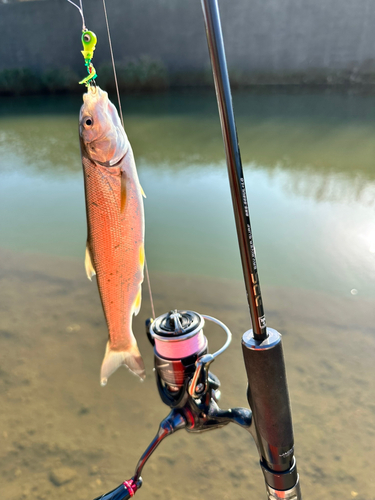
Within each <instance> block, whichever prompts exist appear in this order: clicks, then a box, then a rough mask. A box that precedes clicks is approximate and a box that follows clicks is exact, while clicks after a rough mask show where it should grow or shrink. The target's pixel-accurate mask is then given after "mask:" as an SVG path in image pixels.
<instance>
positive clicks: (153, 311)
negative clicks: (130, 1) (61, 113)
mask: <svg viewBox="0 0 375 500" xmlns="http://www.w3.org/2000/svg"><path fill="white" fill-rule="evenodd" d="M70 1H71V0H68V2H70ZM80 2H81V5H82V0H80ZM73 5H75V4H73ZM76 7H77V5H76ZM103 9H104V17H105V23H106V26H107V34H108V42H109V51H110V53H111V60H112V68H113V76H114V79H115V86H116V93H117V101H118V107H119V110H120V118H121V123H122V126H123V127H124V117H123V114H122V106H121V98H120V90H119V85H118V81H117V72H116V65H115V58H114V55H113V48H112V39H111V32H110V29H109V22H108V15H107V7H106V2H105V0H103ZM124 129H125V127H124ZM145 271H146V280H147V287H148V293H149V296H150V303H151V312H152V317H153V318H156V316H155V309H154V301H153V298H152V290H151V282H150V274H149V272H148V266H147V260H146V257H145Z"/></svg>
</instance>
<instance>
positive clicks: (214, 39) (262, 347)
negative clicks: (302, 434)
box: [201, 0, 302, 500]
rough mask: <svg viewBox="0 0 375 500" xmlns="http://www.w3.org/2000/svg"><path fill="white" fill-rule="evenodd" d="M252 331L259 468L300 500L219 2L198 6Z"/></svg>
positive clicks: (271, 486)
mask: <svg viewBox="0 0 375 500" xmlns="http://www.w3.org/2000/svg"><path fill="white" fill-rule="evenodd" d="M201 1H202V8H203V14H204V20H205V26H206V34H207V42H208V49H209V53H210V59H211V64H212V72H213V77H214V83H215V89H216V97H217V103H218V108H219V115H220V122H221V129H222V133H223V140H224V146H225V153H226V159H227V166H228V176H229V181H230V187H231V194H232V201H233V209H234V215H235V220H236V227H237V235H238V242H239V247H240V253H241V260H242V268H243V275H244V280H245V286H246V292H247V298H248V303H249V310H250V316H251V322H252V329H250V330H248V331H247V332H246V333H245V334H244V335H243V337H242V350H243V356H244V361H245V367H246V373H247V378H248V393H247V395H248V401H249V405H250V408H251V409H252V412H253V419H254V425H255V428H256V434H257V440H256V442H257V445H258V451H259V456H260V466H261V469H262V472H263V475H264V479H265V483H266V489H267V494H268V498H269V499H276V498H288V499H296V500H299V499H301V498H302V496H301V491H300V485H299V477H298V474H297V467H296V460H295V457H294V437H293V426H292V416H291V410H290V403H289V394H288V385H287V380H286V372H285V363H284V356H283V350H282V342H281V335H280V334H279V333H278V332H277V331H276V330H274V329H272V328H267V327H266V320H265V315H264V310H263V301H262V296H261V291H260V285H259V277H258V271H257V265H256V257H255V249H254V243H253V236H252V232H251V225H250V218H249V207H248V203H247V196H246V188H245V181H244V175H243V170H242V163H241V155H240V150H239V146H238V139H237V131H236V124H235V119H234V111H233V105H232V96H231V89H230V83H229V76H228V69H227V63H226V57H225V50H224V41H223V34H222V29H221V22H220V13H219V7H218V2H217V0H201Z"/></svg>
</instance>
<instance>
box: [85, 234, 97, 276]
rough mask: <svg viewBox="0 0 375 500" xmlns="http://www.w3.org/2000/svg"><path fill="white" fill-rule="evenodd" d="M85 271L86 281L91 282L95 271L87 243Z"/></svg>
mask: <svg viewBox="0 0 375 500" xmlns="http://www.w3.org/2000/svg"><path fill="white" fill-rule="evenodd" d="M85 269H86V275H87V277H88V279H89V280H90V281H92V277H93V276H95V274H96V271H95V268H94V264H93V263H92V256H91V250H90V245H89V242H87V243H86V255H85Z"/></svg>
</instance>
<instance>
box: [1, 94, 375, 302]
mask: <svg viewBox="0 0 375 500" xmlns="http://www.w3.org/2000/svg"><path fill="white" fill-rule="evenodd" d="M79 105H80V100H79V99H76V98H72V99H68V98H61V99H43V100H41V99H40V98H34V99H27V100H26V99H20V100H7V101H2V107H1V109H2V111H1V115H0V154H1V158H2V163H1V171H0V175H1V187H0V189H1V201H0V203H1V208H2V210H1V220H0V223H1V228H2V231H1V232H2V237H1V245H2V246H5V247H9V248H16V249H18V250H28V251H34V252H42V253H50V254H55V255H66V256H71V257H79V258H81V256H82V253H83V248H84V240H85V232H86V230H85V215H84V196H83V183H82V174H81V165H80V157H79V149H78V133H77V112H78V108H79ZM234 105H235V111H236V116H237V123H238V129H239V139H240V146H241V152H242V157H243V163H244V170H245V175H246V182H247V189H248V196H249V203H250V208H251V218H252V224H253V232H254V239H255V243H256V248H257V252H258V260H259V266H260V277H261V283H262V284H277V285H280V284H282V285H287V286H298V287H302V288H314V289H321V290H327V291H330V292H333V293H339V294H343V295H347V294H350V291H351V290H352V289H356V290H358V293H359V294H362V295H364V296H374V294H375V287H374V285H373V283H374V278H375V265H374V264H375V227H374V225H373V214H374V208H375V169H374V168H373V159H374V158H375V141H374V132H375V98H374V97H363V96H350V95H349V96H348V95H288V94H285V95H277V94H271V95H270V94H249V93H247V94H246V93H239V94H236V95H235V98H234ZM123 107H124V109H125V122H126V129H127V132H128V135H129V138H130V140H131V142H132V144H133V148H134V151H135V155H136V159H137V165H138V169H139V175H140V178H141V182H142V185H143V186H144V189H145V191H146V194H147V200H146V202H145V206H146V224H147V228H146V238H147V240H146V241H147V254H148V260H149V263H150V268H151V270H155V271H158V270H159V271H171V272H183V273H194V274H199V275H202V274H204V275H211V276H218V277H226V278H231V277H234V278H240V277H241V270H240V264H239V256H238V250H237V243H236V235H235V231H234V224H233V216H232V212H231V201H230V196H229V189H228V181H227V177H226V168H225V164H224V161H223V156H224V153H223V146H222V139H221V132H220V127H219V122H218V116H217V108H216V102H215V99H214V96H212V95H211V93H209V94H208V93H198V94H197V93H187V94H165V95H162V96H146V97H145V96H139V97H132V98H130V97H129V98H125V99H124V106H123ZM176 234H178V237H176Z"/></svg>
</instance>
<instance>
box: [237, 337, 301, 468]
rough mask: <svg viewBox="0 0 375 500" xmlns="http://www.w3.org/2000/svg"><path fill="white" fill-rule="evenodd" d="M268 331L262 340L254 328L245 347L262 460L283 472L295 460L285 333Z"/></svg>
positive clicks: (245, 342) (250, 395) (249, 390)
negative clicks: (254, 333) (284, 348)
mask: <svg viewBox="0 0 375 500" xmlns="http://www.w3.org/2000/svg"><path fill="white" fill-rule="evenodd" d="M267 333H268V338H267V339H266V340H264V341H262V342H261V341H257V340H255V339H254V336H253V332H252V330H249V331H248V332H246V333H245V334H244V336H243V338H242V350H243V356H244V361H245V367H246V372H247V378H248V383H249V385H248V401H249V404H250V408H251V410H252V412H253V417H254V423H255V427H256V431H257V437H258V445H259V451H260V453H261V456H262V457H261V460H262V462H263V464H264V465H265V466H266V467H267V468H269V469H270V470H271V471H279V472H283V471H287V470H289V469H290V468H291V467H292V465H293V460H294V454H293V451H294V450H293V445H294V438H293V426H292V415H291V410H290V403H289V393H288V386H287V380H286V372H285V363H284V356H283V349H282V343H281V335H280V334H279V333H278V332H277V331H276V330H273V329H272V328H267Z"/></svg>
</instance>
